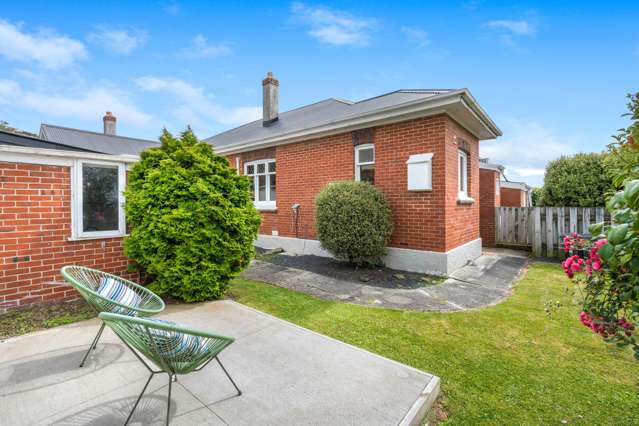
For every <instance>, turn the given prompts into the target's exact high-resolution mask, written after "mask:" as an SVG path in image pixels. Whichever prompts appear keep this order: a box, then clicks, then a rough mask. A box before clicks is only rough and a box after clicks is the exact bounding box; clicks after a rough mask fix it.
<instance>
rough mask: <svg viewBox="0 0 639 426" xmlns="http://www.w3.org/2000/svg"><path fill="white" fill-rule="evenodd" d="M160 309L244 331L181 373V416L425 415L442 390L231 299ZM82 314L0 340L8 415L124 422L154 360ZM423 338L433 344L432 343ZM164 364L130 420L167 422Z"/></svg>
mask: <svg viewBox="0 0 639 426" xmlns="http://www.w3.org/2000/svg"><path fill="white" fill-rule="evenodd" d="M160 318H164V319H168V320H171V321H175V322H179V323H183V324H188V325H191V326H193V327H196V328H201V329H204V330H210V331H215V332H217V333H219V334H224V335H228V336H232V337H235V338H236V341H235V343H234V344H233V345H231V346H230V347H229V348H228V349H226V350H225V351H224V352H222V354H221V355H220V359H221V360H222V362H224V364H225V367H226V368H227V369H228V371H229V373H230V374H231V375H232V376H233V378H234V379H235V381H236V382H237V384H238V385H239V387H240V388H241V389H242V391H243V394H242V395H241V396H239V397H237V396H235V391H234V389H233V386H232V385H231V383H229V382H228V380H227V379H226V377H225V376H224V373H223V372H222V371H221V370H220V368H219V366H217V365H216V364H215V363H211V364H209V365H208V366H207V367H205V368H204V369H203V370H202V371H200V372H196V373H193V374H191V375H188V376H179V377H178V382H177V384H176V385H175V386H173V394H172V407H171V414H170V417H171V424H174V425H196V424H197V425H204V424H206V425H218V424H230V425H248V424H252V425H255V424H259V425H288V424H290V425H294V424H295V425H300V424H330V425H342V424H344V425H346V424H348V425H355V424H357V425H360V424H361V425H397V424H418V423H419V422H420V421H421V419H422V418H423V417H424V415H425V413H426V411H427V410H428V409H429V408H430V407H431V405H432V403H433V402H434V400H435V398H436V397H437V394H438V391H439V379H438V378H437V377H435V376H432V375H430V374H426V373H424V372H422V371H419V370H416V369H414V368H411V367H408V366H406V365H403V364H399V363H397V362H395V361H391V360H389V359H386V358H383V357H380V356H377V355H374V354H372V353H370V352H366V351H364V350H362V349H359V348H356V347H353V346H350V345H347V344H344V343H342V342H339V341H337V340H334V339H331V338H328V337H326V336H322V335H320V334H317V333H314V332H312V331H309V330H306V329H304V328H301V327H298V326H295V325H293V324H291V323H288V322H285V321H282V320H279V319H277V318H274V317H272V316H269V315H266V314H264V313H261V312H259V311H256V310H253V309H251V308H248V307H246V306H244V305H240V304H238V303H235V302H231V301H219V302H210V303H204V304H197V305H182V306H172V307H169V308H168V309H167V311H166V312H165V313H163V314H162V315H160ZM98 325H99V322H98V320H97V319H96V320H90V321H83V322H80V323H75V324H72V325H69V326H65V327H58V328H54V329H50V330H46V331H42V332H37V333H33V334H29V335H25V336H20V337H15V338H11V339H8V340H6V341H4V342H1V343H0V413H2V414H1V418H0V423H1V424H3V425H45V424H46V425H48V424H55V425H85V424H90V425H115V424H122V423H124V420H125V419H126V417H127V415H128V413H129V411H130V410H131V408H132V406H133V404H134V402H135V398H136V397H137V395H138V394H139V392H140V391H141V390H142V387H143V386H144V383H145V382H146V379H147V378H148V372H147V371H146V369H145V368H144V367H143V366H142V365H141V364H140V362H139V361H138V360H137V359H136V358H135V357H134V356H133V355H132V354H131V353H130V352H129V350H128V349H127V348H126V347H125V346H124V345H122V344H121V343H120V341H119V340H118V338H117V337H116V336H115V335H114V334H113V333H112V332H111V331H110V330H109V329H108V328H107V330H105V333H104V335H103V337H102V340H101V341H100V343H99V345H98V349H97V350H96V351H95V352H94V353H93V354H92V355H91V356H90V357H89V360H88V361H87V364H86V366H85V367H84V368H78V366H77V365H78V363H79V362H80V359H81V358H82V356H83V353H84V351H85V350H86V349H87V345H88V343H89V342H90V341H91V339H92V338H93V336H94V334H95V333H96V331H97V328H98ZM426 350H427V349H426ZM166 393H167V376H166V375H156V376H155V377H154V378H153V380H152V381H151V384H150V385H149V388H148V389H147V392H146V394H145V397H144V398H143V399H142V401H141V402H140V405H139V406H138V408H137V410H136V413H135V415H134V417H133V419H132V422H131V423H132V424H163V422H164V419H165V415H166Z"/></svg>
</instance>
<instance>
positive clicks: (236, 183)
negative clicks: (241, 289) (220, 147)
mask: <svg viewBox="0 0 639 426" xmlns="http://www.w3.org/2000/svg"><path fill="white" fill-rule="evenodd" d="M160 141H161V143H162V144H161V146H160V147H159V148H152V149H149V150H147V151H145V152H143V153H142V155H141V160H140V161H139V162H138V163H137V164H135V166H134V167H133V170H132V171H131V172H130V173H129V177H128V185H127V190H126V192H125V195H126V205H125V209H126V214H127V220H128V222H129V225H130V226H131V232H130V236H129V237H128V238H126V240H125V242H124V247H125V253H126V255H127V256H128V257H130V258H131V259H133V260H134V261H135V262H136V263H137V265H138V267H141V268H140V269H143V270H144V271H145V272H146V273H147V274H148V275H149V276H150V277H151V278H152V279H153V280H154V281H153V283H152V284H151V286H150V288H151V289H152V290H153V291H155V292H157V293H158V294H161V295H169V296H171V297H174V298H178V299H181V300H184V301H186V302H195V301H202V300H207V299H212V298H218V297H220V296H221V295H222V294H223V293H224V290H225V289H226V286H227V284H228V281H229V280H230V279H231V278H232V277H234V276H236V275H237V274H238V273H239V272H240V271H241V270H242V269H243V268H245V267H246V266H247V265H248V263H249V261H250V260H251V258H252V256H253V255H254V248H253V240H254V239H255V237H256V236H257V230H258V227H259V224H260V216H259V214H258V213H257V211H256V210H255V208H254V207H253V204H252V202H251V199H250V194H249V183H248V180H247V178H246V177H244V176H238V175H237V174H236V172H235V171H234V170H233V169H232V168H231V167H230V166H229V164H228V162H227V160H226V159H224V158H222V157H219V156H217V155H215V154H214V152H213V149H212V147H211V146H210V145H208V144H206V143H203V142H198V140H197V138H196V137H195V135H194V134H193V133H192V132H191V130H190V129H189V130H187V131H186V132H184V133H182V135H181V137H180V138H175V137H173V136H172V135H171V134H170V133H169V132H168V131H166V130H164V132H163V134H162V136H161V138H160Z"/></svg>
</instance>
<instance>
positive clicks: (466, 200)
mask: <svg viewBox="0 0 639 426" xmlns="http://www.w3.org/2000/svg"><path fill="white" fill-rule="evenodd" d="M474 202H475V199H474V198H471V197H468V196H464V195H460V196H458V197H457V204H473V203H474Z"/></svg>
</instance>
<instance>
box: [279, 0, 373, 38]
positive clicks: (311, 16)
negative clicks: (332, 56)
mask: <svg viewBox="0 0 639 426" xmlns="http://www.w3.org/2000/svg"><path fill="white" fill-rule="evenodd" d="M291 9H292V13H293V19H294V20H295V21H298V22H301V23H302V24H304V25H307V26H308V27H309V30H308V34H309V35H310V36H311V37H314V38H316V39H317V40H319V41H320V42H322V43H327V44H332V45H335V46H344V45H360V46H363V45H367V44H368V43H369V41H370V31H372V30H373V29H374V27H375V24H376V21H375V20H374V19H370V18H363V17H358V16H352V15H350V14H348V13H346V12H343V11H339V10H332V9H329V8H327V7H324V6H306V5H305V4H303V3H293V5H292V7H291Z"/></svg>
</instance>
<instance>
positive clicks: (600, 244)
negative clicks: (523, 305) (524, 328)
mask: <svg viewBox="0 0 639 426" xmlns="http://www.w3.org/2000/svg"><path fill="white" fill-rule="evenodd" d="M607 208H608V210H609V211H610V213H611V218H612V225H611V226H609V227H607V229H604V225H603V224H601V223H600V224H596V225H592V226H591V227H590V232H591V233H592V235H593V236H594V237H593V238H592V239H591V240H589V241H587V240H585V239H584V238H582V237H581V236H579V235H578V234H573V235H570V236H566V237H565V238H564V250H565V252H566V255H567V258H566V260H564V262H563V263H562V266H563V268H564V271H565V272H566V275H567V276H568V277H569V278H571V279H572V280H574V281H575V282H576V283H577V288H578V289H579V290H580V291H581V294H582V296H583V310H582V312H581V314H580V320H581V323H582V324H584V325H585V326H587V327H588V328H590V329H591V330H592V331H593V332H595V333H597V334H599V335H600V336H601V337H602V338H604V340H606V341H608V342H613V343H616V344H617V345H619V346H630V347H631V348H632V349H633V351H634V354H635V357H636V358H637V359H639V344H638V342H637V327H639V179H635V180H631V181H629V182H628V183H626V185H625V186H624V189H623V190H622V191H618V192H617V193H616V194H615V195H614V196H613V197H612V198H611V199H610V200H609V201H608V203H607Z"/></svg>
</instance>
